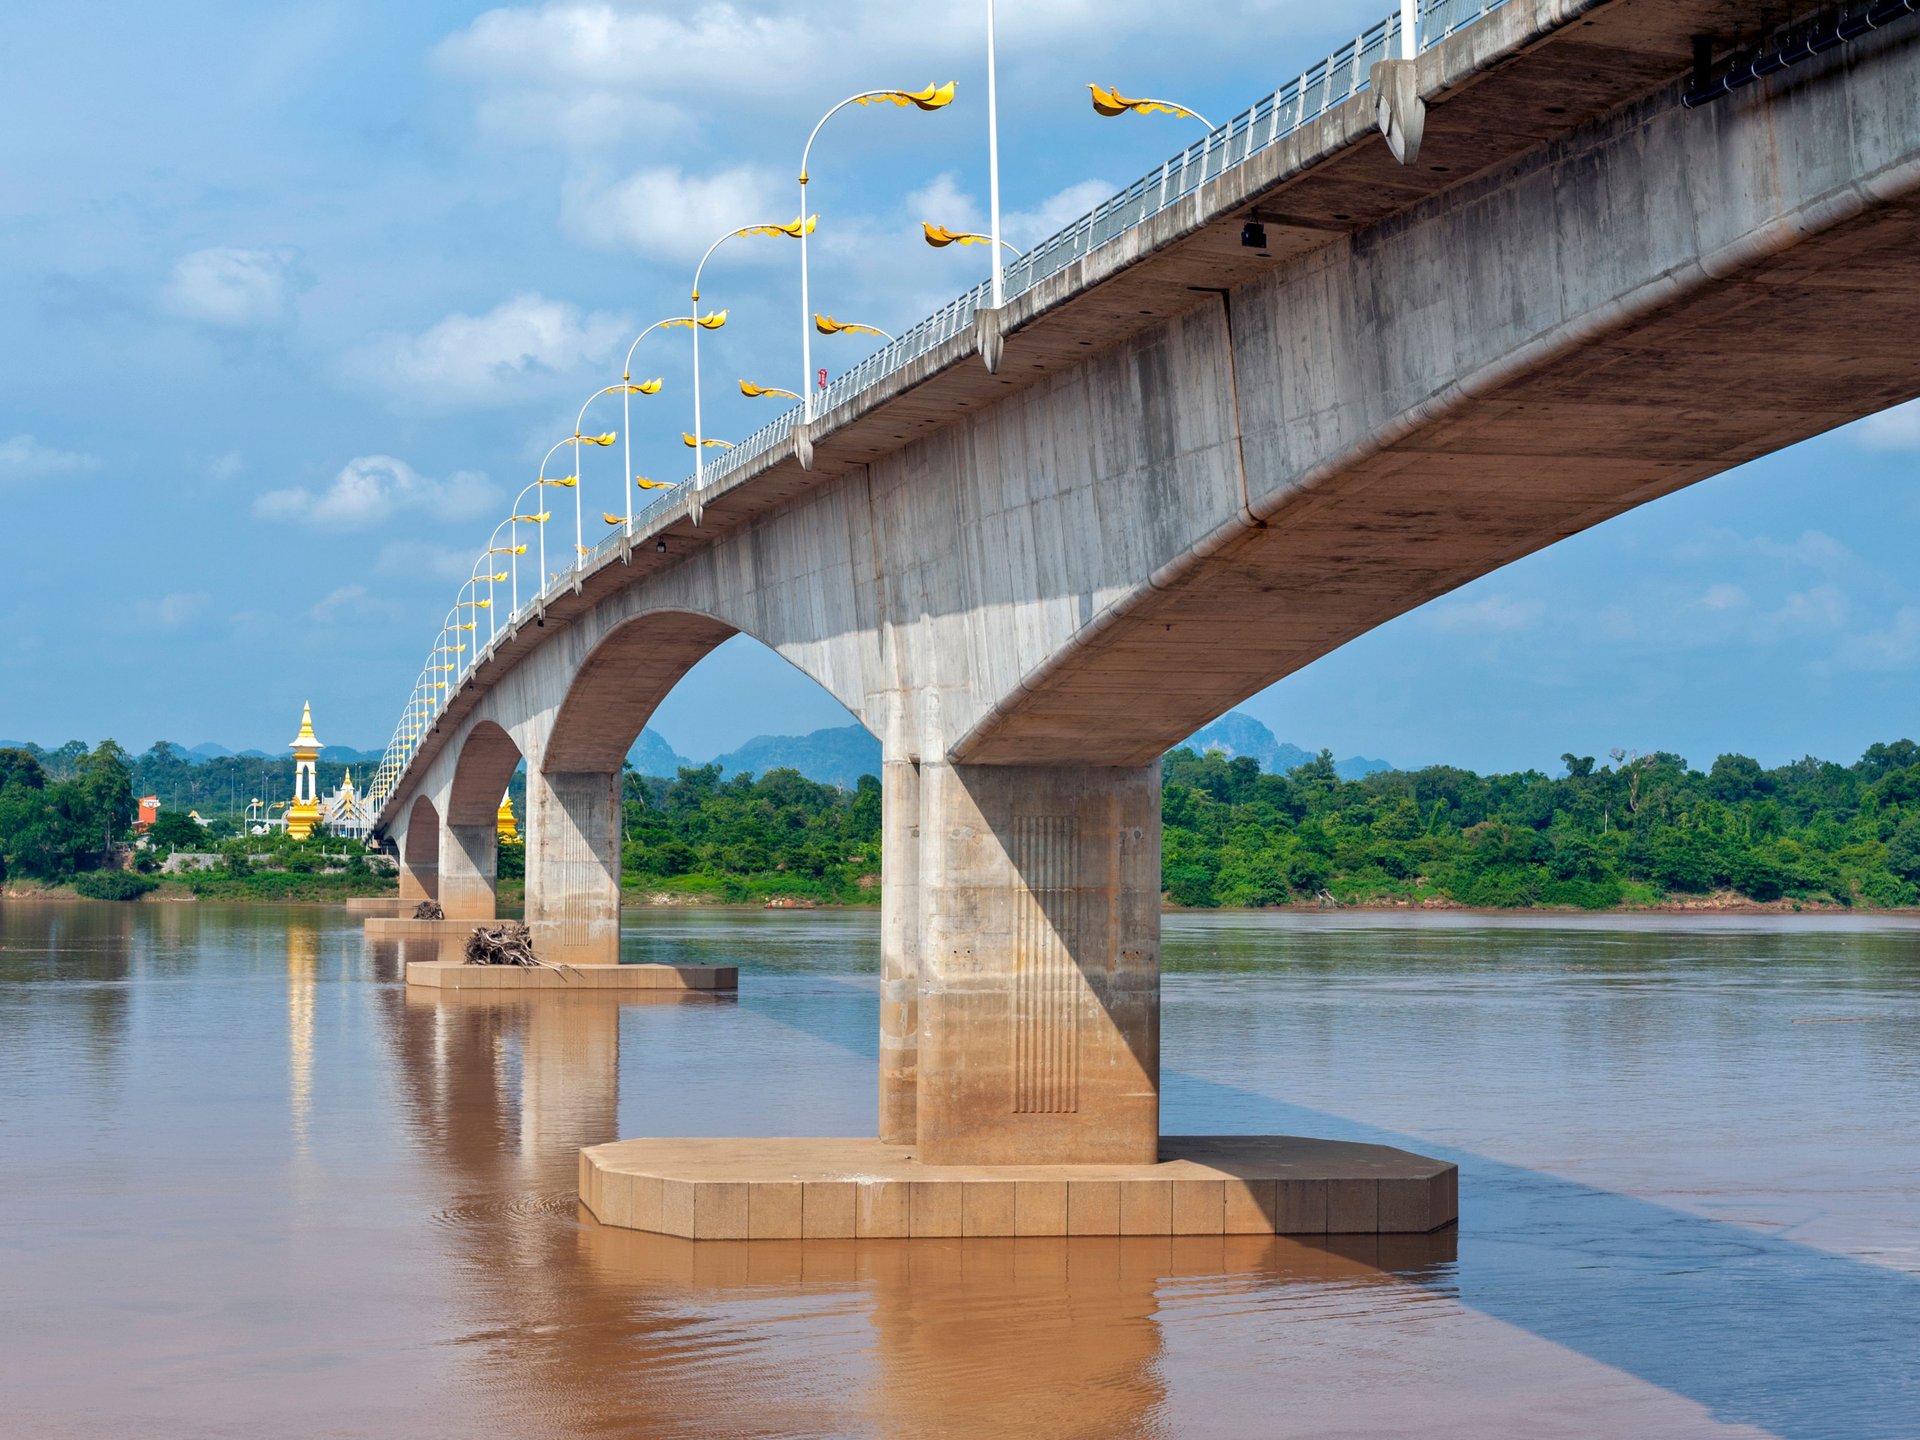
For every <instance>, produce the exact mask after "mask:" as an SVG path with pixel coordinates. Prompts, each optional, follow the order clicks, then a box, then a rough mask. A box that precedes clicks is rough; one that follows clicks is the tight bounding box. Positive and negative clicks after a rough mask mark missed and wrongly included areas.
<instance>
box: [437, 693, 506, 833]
mask: <svg viewBox="0 0 1920 1440" xmlns="http://www.w3.org/2000/svg"><path fill="white" fill-rule="evenodd" d="M521 758H522V757H521V753H520V746H519V745H518V744H517V743H515V741H514V738H513V737H512V736H511V735H509V734H508V733H507V732H506V731H505V730H504V729H503V728H502V727H501V726H500V725H499V724H497V723H496V722H494V721H492V720H482V721H481V722H480V723H479V724H477V725H475V726H474V727H473V728H472V729H471V730H469V731H468V732H467V734H466V736H465V738H464V739H463V740H462V741H461V743H460V754H459V757H458V758H457V759H456V760H455V761H454V765H453V781H452V783H451V784H450V785H449V787H448V790H447V824H448V826H450V827H451V826H456V825H493V824H494V823H495V820H496V818H497V816H498V814H499V810H500V797H501V796H502V795H504V794H506V793H507V782H508V781H510V780H512V779H513V772H514V771H515V770H517V769H519V768H520V760H521Z"/></svg>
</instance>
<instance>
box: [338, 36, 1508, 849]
mask: <svg viewBox="0 0 1920 1440" xmlns="http://www.w3.org/2000/svg"><path fill="white" fill-rule="evenodd" d="M1505 3H1506V0H1422V3H1421V4H1420V6H1419V12H1420V18H1419V36H1418V41H1419V43H1418V45H1417V47H1416V48H1417V49H1419V50H1427V49H1430V48H1432V47H1433V46H1434V45H1436V44H1438V43H1440V42H1441V41H1442V40H1445V39H1447V38H1448V37H1449V36H1451V35H1455V34H1458V33H1459V32H1460V31H1461V30H1464V29H1466V28H1467V27H1468V26H1470V25H1472V24H1474V23H1475V22H1476V21H1478V20H1480V19H1481V18H1482V17H1483V16H1485V15H1487V14H1489V13H1490V12H1492V11H1494V10H1497V9H1499V8H1500V6H1501V5H1503V4H1505ZM1401 53H1403V51H1402V47H1401V32H1400V17H1399V15H1398V14H1395V15H1392V16H1389V17H1388V18H1387V19H1385V20H1382V21H1381V22H1380V23H1379V24H1377V25H1375V26H1373V27H1372V28H1371V29H1369V30H1365V31H1363V32H1361V33H1360V34H1359V35H1357V36H1355V37H1354V39H1353V40H1352V41H1351V42H1350V43H1349V44H1346V45H1343V46H1341V47H1340V49H1338V50H1336V51H1334V52H1333V54H1331V55H1329V56H1327V58H1326V59H1324V60H1322V61H1321V62H1320V63H1319V64H1317V65H1313V66H1310V67H1308V69H1307V70H1305V71H1304V72H1303V73H1301V74H1300V75H1297V76H1295V77H1294V78H1293V79H1292V80H1289V81H1288V82H1287V83H1286V84H1285V85H1282V86H1281V87H1280V88H1279V89H1278V90H1275V91H1274V92H1273V93H1272V94H1271V95H1266V96H1263V97H1262V98H1261V99H1260V100H1259V101H1257V102H1256V103H1255V104H1253V105H1252V106H1250V107H1249V108H1247V109H1246V110H1243V111H1241V112H1240V113H1239V114H1238V115H1236V116H1234V117H1233V118H1232V119H1231V120H1229V121H1227V123H1226V124H1224V125H1222V126H1220V127H1219V128H1218V129H1216V130H1214V131H1212V132H1211V133H1210V134H1208V135H1207V136H1205V137H1204V138H1202V139H1200V140H1196V141H1195V142H1194V143H1193V144H1191V145H1189V146H1188V147H1187V148H1186V149H1184V150H1182V151H1181V152H1180V153H1179V154H1177V155H1174V156H1172V157H1170V158H1169V159H1168V160H1166V161H1165V162H1163V163H1162V164H1161V165H1159V166H1158V167H1157V168H1155V169H1153V170H1150V171H1148V172H1147V173H1146V174H1145V175H1143V176H1141V177H1140V178H1139V179H1138V180H1136V181H1134V182H1133V184H1131V185H1129V186H1128V187H1127V188H1126V189H1124V190H1122V191H1121V192H1120V193H1119V194H1118V195H1115V196H1114V197H1113V198H1112V199H1110V200H1103V201H1102V202H1101V203H1100V204H1098V205H1096V206H1095V207H1094V208H1093V209H1092V210H1091V211H1090V212H1088V213H1087V214H1085V215H1083V216H1081V217H1080V218H1079V219H1078V220H1076V221H1074V222H1073V223H1072V224H1071V225H1069V226H1067V227H1066V228H1065V229H1064V230H1062V231H1060V232H1059V233H1058V234H1057V235H1054V236H1052V237H1050V238H1048V239H1046V240H1044V241H1042V242H1041V243H1040V244H1038V245H1036V246H1034V247H1033V249H1031V250H1029V251H1027V252H1026V253H1025V254H1023V255H1021V256H1019V257H1018V258H1017V259H1014V260H1011V261H1009V262H1008V263H1007V265H1006V267H1005V270H1004V273H1003V282H1004V289H1005V295H1006V297H1007V298H1008V299H1011V298H1013V297H1015V296H1018V295H1024V294H1026V293H1027V292H1028V291H1030V290H1032V289H1033V288H1034V287H1035V286H1037V285H1040V284H1042V283H1043V282H1045V281H1046V280H1048V279H1050V278H1052V277H1053V276H1055V275H1058V274H1059V273H1060V272H1061V271H1063V270H1065V269H1067V268H1068V267H1069V266H1071V265H1073V264H1074V263H1076V262H1077V261H1080V260H1083V259H1085V258H1086V257H1087V256H1088V255H1091V254H1093V253H1094V252H1095V251H1096V250H1098V249H1100V247H1102V246H1103V245H1107V244H1110V243H1111V242H1112V241H1114V240H1116V239H1118V238H1119V237H1120V236H1122V235H1124V234H1126V233H1127V232H1129V231H1131V230H1133V229H1135V228H1137V227H1138V226H1140V225H1143V224H1145V223H1146V222H1147V221H1148V220H1150V219H1152V218H1153V217H1154V216H1155V215H1158V214H1160V213H1161V212H1162V211H1163V210H1165V209H1167V208H1168V207H1169V206H1171V205H1173V204H1175V203H1177V202H1178V201H1180V200H1181V199H1183V198H1184V197H1186V196H1188V195H1191V194H1192V193H1193V192H1194V191H1195V190H1197V189H1199V188H1200V187H1201V186H1202V185H1204V184H1206V183H1207V182H1208V181H1210V180H1215V179H1217V178H1219V176H1220V175H1221V174H1223V173H1224V172H1225V171H1227V170H1229V169H1231V168H1232V167H1233V166H1235V165H1239V164H1243V163H1244V162H1245V161H1246V160H1247V159H1249V158H1250V157H1251V156H1254V155H1257V154H1259V153H1260V152H1261V151H1263V150H1265V149H1267V148H1268V147H1269V146H1272V145H1275V144H1277V143H1278V142H1279V141H1281V140H1283V139H1285V138H1286V137H1287V136H1289V135H1291V134H1293V133H1294V131H1296V130H1298V129H1299V128H1300V127H1301V126H1303V125H1306V124H1308V123H1310V122H1312V121H1314V120H1316V119H1318V118H1319V117H1320V116H1322V115H1324V114H1325V113H1326V112H1327V111H1328V110H1330V109H1332V108H1333V107H1334V106H1336V105H1339V104H1340V103H1342V102H1343V101H1345V100H1348V99H1350V98H1351V97H1352V96H1354V95H1357V94H1359V93H1360V92H1361V91H1363V90H1365V89H1366V88H1367V80H1368V75H1369V73H1370V72H1371V70H1372V67H1373V64H1374V62H1375V61H1378V60H1386V59H1391V58H1393V57H1395V56H1397V55H1399V54H1401ZM991 304H992V286H991V285H990V284H989V283H988V282H985V281H983V282H982V283H980V284H978V285H976V286H974V287H973V289H971V290H969V291H967V292H966V293H965V294H964V295H961V296H959V297H958V298H956V299H954V300H951V301H949V302H948V303H947V304H946V305H944V306H942V307H941V308H940V309H939V310H937V311H936V312H934V313H933V314H932V315H929V316H928V317H927V318H926V319H925V320H922V321H921V322H920V323H919V324H918V325H915V326H914V327H913V328H912V329H910V330H907V331H905V332H903V333H902V334H901V335H900V337H899V338H898V339H896V340H893V341H890V342H889V343H888V344H886V345H884V346H882V347H881V348H880V349H878V350H876V351H874V352H873V354H871V355H869V356H868V357H867V358H866V359H864V360H862V361H861V362H860V363H859V364H857V365H855V366H854V367H853V368H852V369H851V370H849V371H847V372H846V374H844V375H842V376H840V377H839V378H838V379H836V380H834V381H833V382H832V383H831V384H830V385H828V386H827V388H826V390H825V392H824V394H823V395H822V396H821V397H820V400H819V403H818V409H817V411H816V414H818V415H824V414H826V413H828V412H829V411H831V410H833V409H834V408H835V407H837V406H840V405H843V404H846V403H847V402H848V401H850V400H853V399H855V398H857V397H858V396H860V395H862V394H864V393H865V392H866V391H868V390H869V389H871V388H872V387H874V386H875V385H878V384H879V383H880V382H881V381H883V380H886V379H888V378H889V377H891V376H893V375H896V374H898V373H899V372H900V371H901V370H904V369H905V368H906V367H907V366H909V365H911V364H912V363H913V362H914V361H916V360H918V359H919V358H920V357H921V356H923V355H926V354H928V353H929V352H931V351H933V350H936V349H938V348H939V347H940V346H942V345H944V344H946V342H947V341H949V340H952V339H953V338H955V337H956V336H959V335H963V334H966V333H967V332H968V331H970V330H971V329H972V327H973V322H974V317H975V315H977V314H978V313H979V312H980V311H982V310H985V309H987V308H988V307H989V306H990V305H991ZM802 416H803V411H802V409H801V408H800V407H797V406H796V407H795V408H793V409H790V410H788V411H787V412H786V413H785V414H783V415H781V416H780V417H779V418H778V419H776V420H772V421H770V422H768V423H767V424H765V425H763V426H761V427H760V428H759V429H758V430H756V431H754V432H753V433H752V434H751V435H749V436H748V437H747V438H746V439H745V440H743V441H741V442H740V443H739V444H738V445H736V446H734V447H733V448H732V449H731V450H729V451H728V452H727V454H726V457H725V459H724V460H722V461H720V462H719V463H717V464H709V465H708V466H707V467H706V479H707V488H708V489H712V488H713V487H714V486H716V485H718V484H719V483H721V482H722V481H723V480H725V479H728V478H731V477H733V476H735V475H737V474H739V473H740V472H741V471H743V470H746V469H748V468H749V467H751V466H753V465H754V464H756V463H758V462H759V461H760V460H762V459H763V458H765V457H766V456H767V455H768V454H770V453H772V452H773V451H774V450H777V449H778V448H779V447H780V446H781V445H782V444H784V443H785V442H786V440H787V439H788V437H789V436H790V435H791V434H792V433H793V429H794V426H796V425H798V424H800V423H801V420H802ZM692 489H693V477H692V476H689V477H688V478H687V479H686V480H684V481H682V482H681V484H680V485H678V486H676V487H674V488H672V489H668V490H662V491H660V492H658V493H657V494H656V495H654V496H653V498H652V499H651V500H650V501H648V503H647V504H646V505H644V506H643V507H641V509H639V510H638V511H636V512H635V513H634V517H633V520H632V526H631V528H630V529H629V528H627V527H625V526H622V527H621V528H620V529H618V530H615V531H614V532H613V533H612V534H610V535H608V536H607V538H606V539H604V540H602V541H601V542H600V543H599V544H598V545H596V546H594V547H592V549H591V550H590V551H589V552H588V553H587V554H585V555H581V556H578V557H577V559H576V563H575V564H574V566H573V567H572V569H570V570H567V571H563V572H561V573H559V574H558V575H555V576H553V577H551V578H547V579H546V582H545V583H544V584H543V585H542V587H541V589H540V591H539V593H538V594H536V595H535V596H533V597H532V598H530V599H528V600H527V601H526V602H525V603H524V604H522V605H521V607H520V608H519V610H517V611H515V612H514V613H513V615H512V616H510V617H509V619H508V622H507V623H506V624H505V625H502V626H501V627H500V630H501V633H502V634H506V633H510V632H511V630H512V628H513V626H514V625H516V624H518V623H519V622H520V620H521V619H522V618H523V617H524V616H526V615H528V614H531V613H532V612H533V611H535V610H537V609H543V608H544V607H545V605H546V602H547V601H548V599H549V598H550V597H551V596H553V595H555V594H558V593H559V592H561V591H564V590H569V589H571V588H572V587H573V585H574V583H575V581H576V579H578V578H579V577H580V576H581V575H582V574H583V573H584V572H585V571H587V570H590V569H592V568H594V567H595V566H596V565H597V564H598V563H599V560H600V558H601V556H602V555H603V553H604V552H606V551H608V550H610V549H612V548H613V547H614V546H616V545H618V544H619V543H620V541H621V540H622V539H624V538H626V537H628V536H633V537H636V538H637V537H639V536H642V535H644V534H646V533H647V532H648V531H649V530H650V529H651V528H652V525H653V522H654V519H655V518H656V516H657V515H658V513H659V512H661V511H663V510H665V509H667V508H668V507H670V506H672V505H675V504H677V503H679V502H680V501H681V500H682V499H684V498H685V496H686V495H688V494H690V493H691V492H692ZM472 633H474V634H475V636H476V639H477V635H478V632H477V631H475V632H472ZM491 648H492V647H491V646H488V647H487V648H486V649H481V648H480V647H479V646H478V645H477V644H476V645H475V646H473V647H470V651H469V655H468V659H467V662H466V664H464V665H462V666H459V667H457V670H455V671H450V672H448V673H447V674H446V676H445V680H446V688H444V689H436V688H433V687H434V686H436V685H437V684H438V683H439V681H440V678H441V677H440V676H438V675H435V676H433V678H431V679H429V678H428V677H427V675H426V674H424V673H423V675H422V678H421V681H420V682H419V683H418V684H416V686H415V689H414V697H413V699H412V700H410V701H409V702H408V706H407V711H406V713H405V715H403V717H402V720H401V724H400V728H399V729H397V730H396V731H395V732H394V737H393V739H392V741H391V742H389V744H388V746H387V750H386V754H385V756H384V758H383V759H382V761H381V764H380V767H379V769H378V770H377V771H376V772H375V776H374V782H373V785H372V786H371V787H370V788H369V791H368V800H369V802H370V804H371V805H372V807H373V809H374V811H375V812H376V813H378V812H379V811H380V810H381V809H382V808H383V807H384V806H385V804H386V800H387V797H388V796H389V795H390V794H391V793H392V791H393V786H394V785H395V784H396V783H397V782H398V780H399V778H400V777H401V776H402V775H403V774H404V773H405V772H406V768H407V765H408V764H409V763H410V762H411V761H412V759H413V752H414V751H415V749H417V748H418V746H419V741H420V737H421V736H422V735H424V734H425V733H426V732H427V731H428V730H430V729H431V728H432V725H433V722H434V721H435V719H437V718H438V716H439V713H440V711H441V710H442V709H443V708H444V707H445V704H446V699H447V697H450V696H451V695H452V694H453V693H454V691H455V690H457V689H458V686H459V681H460V679H461V678H462V677H464V676H465V674H466V673H467V672H468V671H469V670H471V669H472V668H473V666H474V665H476V664H478V663H479V662H480V661H481V660H482V659H483V658H485V656H486V655H487V654H488V653H489V652H490V650H491ZM431 663H438V662H437V660H436V661H434V662H431Z"/></svg>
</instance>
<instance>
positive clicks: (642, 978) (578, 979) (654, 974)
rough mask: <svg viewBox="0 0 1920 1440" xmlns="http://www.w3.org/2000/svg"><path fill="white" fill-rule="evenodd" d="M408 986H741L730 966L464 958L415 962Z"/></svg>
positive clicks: (705, 988) (489, 988) (700, 988)
mask: <svg viewBox="0 0 1920 1440" xmlns="http://www.w3.org/2000/svg"><path fill="white" fill-rule="evenodd" d="M407 984H409V985H417V986H423V987H427V988H430V989H436V990H486V991H493V992H501V991H509V990H569V991H572V990H698V991H706V992H710V993H720V992H731V991H735V990H738V989H739V988H740V971H739V970H738V969H737V968H736V967H734V966H732V965H566V966H561V967H559V968H549V967H547V966H544V965H540V966H533V967H526V966H520V965H469V964H467V963H466V962H465V961H463V960H415V961H412V962H410V963H409V964H408V965H407Z"/></svg>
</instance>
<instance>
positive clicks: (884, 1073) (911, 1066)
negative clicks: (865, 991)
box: [880, 759, 922, 1145]
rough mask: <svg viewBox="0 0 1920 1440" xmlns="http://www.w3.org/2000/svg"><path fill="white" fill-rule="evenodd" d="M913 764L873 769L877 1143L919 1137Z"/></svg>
mask: <svg viewBox="0 0 1920 1440" xmlns="http://www.w3.org/2000/svg"><path fill="white" fill-rule="evenodd" d="M921 922H922V916H921V907H920V766H919V765H918V764H917V763H915V762H914V761H911V760H899V759H888V760H886V761H884V762H883V763H882V764H881V767H880V1138H881V1140H883V1141H885V1142H886V1143H888V1144H890V1145H912V1144H914V1143H915V1141H916V1140H917V1139H918V1138H919V1116H918V1109H917V1104H918V1102H917V1099H916V1095H915V1080H916V1074H917V1070H918V1053H919V1030H920V927H921Z"/></svg>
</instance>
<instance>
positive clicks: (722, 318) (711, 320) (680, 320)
mask: <svg viewBox="0 0 1920 1440" xmlns="http://www.w3.org/2000/svg"><path fill="white" fill-rule="evenodd" d="M660 323H661V324H662V325H663V326H684V327H685V328H686V329H688V330H691V329H692V328H693V327H694V326H696V325H698V326H699V327H700V328H701V329H702V330H718V329H719V328H720V327H721V326H722V325H725V324H726V323H727V312H726V311H725V310H709V311H708V312H707V313H706V314H704V315H702V316H701V317H700V318H699V319H697V320H696V319H695V318H694V317H693V316H691V315H681V316H679V317H677V318H675V319H672V320H662V321H661V322H660Z"/></svg>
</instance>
